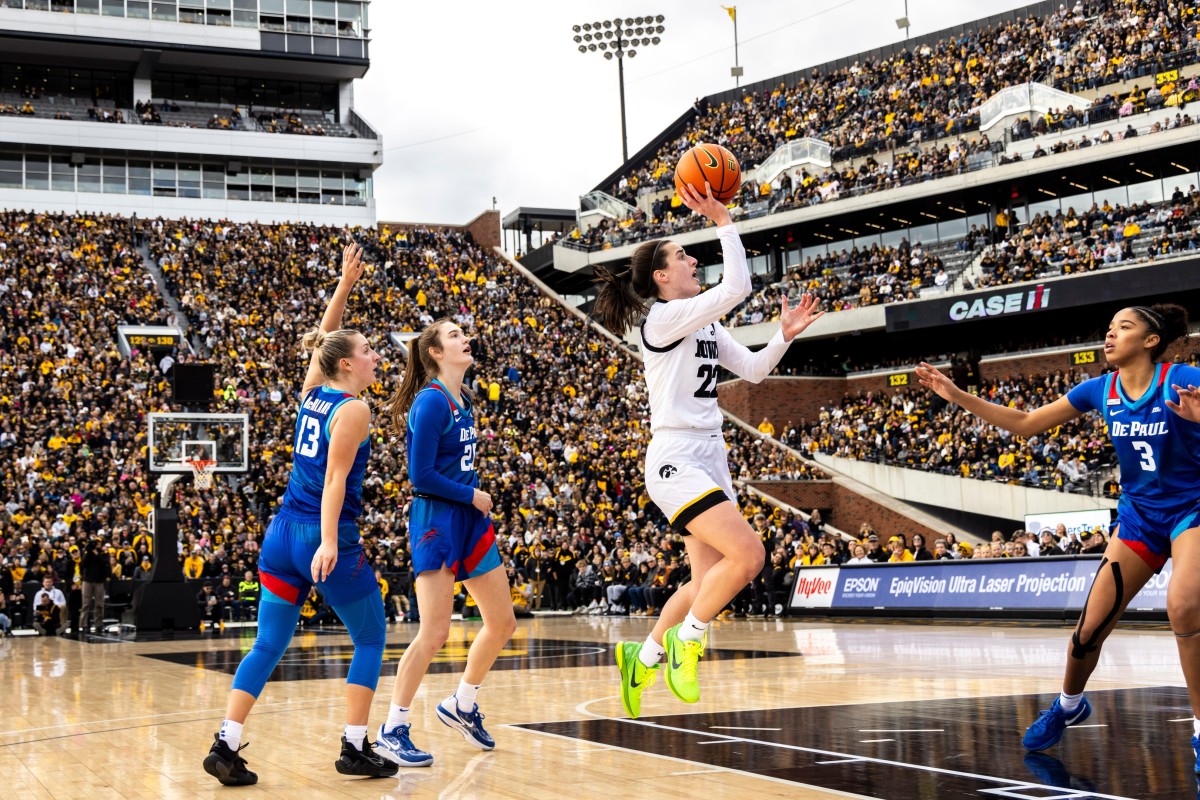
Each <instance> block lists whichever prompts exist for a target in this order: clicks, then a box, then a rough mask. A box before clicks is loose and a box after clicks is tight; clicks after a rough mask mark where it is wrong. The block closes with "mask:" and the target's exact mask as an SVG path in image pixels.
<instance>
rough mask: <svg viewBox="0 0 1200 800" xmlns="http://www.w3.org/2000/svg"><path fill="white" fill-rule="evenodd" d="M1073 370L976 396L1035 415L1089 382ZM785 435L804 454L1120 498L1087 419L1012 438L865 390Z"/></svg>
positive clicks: (1109, 459) (916, 398) (913, 395)
mask: <svg viewBox="0 0 1200 800" xmlns="http://www.w3.org/2000/svg"><path fill="white" fill-rule="evenodd" d="M1085 377H1086V376H1085V375H1084V374H1083V373H1077V372H1075V371H1067V372H1062V371H1060V372H1056V373H1054V374H1053V375H1012V376H1006V377H1004V378H1001V379H998V380H991V381H989V380H984V381H981V382H980V384H979V385H978V386H977V387H976V393H977V394H978V396H980V397H982V398H984V399H986V400H988V401H990V402H995V403H1000V404H1003V405H1006V406H1008V407H1010V408H1017V409H1024V410H1029V409H1033V408H1037V407H1039V406H1041V405H1043V404H1045V403H1048V402H1052V401H1053V400H1056V399H1058V398H1059V397H1060V396H1062V395H1064V394H1066V393H1067V391H1068V390H1069V389H1071V387H1073V386H1074V385H1075V384H1077V383H1078V382H1080V381H1081V380H1083V379H1085ZM779 438H780V439H781V440H782V441H784V442H785V443H786V444H788V445H789V446H791V447H794V448H796V449H798V450H801V451H803V452H809V453H817V452H820V453H824V454H827V455H831V456H839V457H843V458H852V459H858V460H867V461H875V462H879V463H884V464H890V465H892V466H899V467H905V468H908V469H919V470H925V471H929V472H939V473H942V474H946V475H959V476H961V477H964V478H977V479H980V480H990V481H999V482H1003V483H1009V484H1013V485H1022V486H1029V487H1034V488H1043V489H1055V490H1059V491H1076V492H1081V493H1091V494H1100V493H1106V494H1110V495H1112V496H1115V494H1116V493H1117V492H1118V491H1119V489H1118V488H1117V484H1116V482H1115V481H1114V480H1112V477H1111V471H1112V465H1113V463H1114V452H1113V449H1112V445H1111V443H1110V442H1109V440H1108V436H1107V434H1106V432H1105V428H1104V421H1103V420H1102V419H1100V418H1099V417H1097V416H1096V415H1094V414H1093V415H1085V416H1083V417H1081V418H1079V419H1078V420H1075V421H1073V422H1069V423H1066V424H1064V425H1061V426H1059V427H1058V428H1056V429H1055V430H1054V431H1051V432H1049V433H1046V434H1042V435H1038V436H1031V437H1029V438H1028V439H1025V438H1022V437H1019V436H1016V435H1013V434H1009V433H1008V432H1006V431H1002V430H1000V429H998V428H994V427H992V426H990V425H988V424H987V423H984V422H982V421H980V420H979V419H978V418H977V417H975V416H973V415H971V414H969V413H967V412H966V411H964V410H963V409H961V408H960V407H958V406H953V405H948V404H947V403H945V402H944V401H942V400H941V399H940V398H938V397H937V396H935V395H931V394H929V393H927V392H923V391H915V392H914V391H909V390H907V389H898V390H896V391H895V392H893V393H891V394H890V395H889V394H882V393H881V394H876V393H873V392H862V393H860V394H857V395H854V396H847V397H845V398H843V400H842V402H841V403H840V404H838V405H836V406H828V407H823V408H822V409H821V411H820V412H819V414H818V416H817V419H815V420H811V421H810V420H801V421H800V422H799V424H796V425H790V424H789V425H788V426H786V427H785V429H784V430H783V431H782V432H781V433H780V435H779Z"/></svg>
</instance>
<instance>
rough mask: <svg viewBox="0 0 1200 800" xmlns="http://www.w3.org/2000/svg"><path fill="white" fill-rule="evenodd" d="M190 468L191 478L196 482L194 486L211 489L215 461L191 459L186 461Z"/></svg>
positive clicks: (215, 465)
mask: <svg viewBox="0 0 1200 800" xmlns="http://www.w3.org/2000/svg"><path fill="white" fill-rule="evenodd" d="M186 463H187V465H188V466H189V467H191V468H192V478H193V480H194V482H195V484H196V488H197V489H200V490H206V489H211V488H212V484H213V470H215V469H216V467H217V462H216V461H206V460H204V459H191V460H189V461H187V462H186Z"/></svg>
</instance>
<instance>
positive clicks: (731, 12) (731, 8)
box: [721, 6, 737, 22]
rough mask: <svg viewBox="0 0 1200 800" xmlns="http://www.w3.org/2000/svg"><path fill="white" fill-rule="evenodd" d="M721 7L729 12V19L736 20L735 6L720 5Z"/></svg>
mask: <svg viewBox="0 0 1200 800" xmlns="http://www.w3.org/2000/svg"><path fill="white" fill-rule="evenodd" d="M721 8H724V9H725V10H726V11H727V12H729V18H730V19H731V20H733V21H734V22H737V6H728V7H726V6H721Z"/></svg>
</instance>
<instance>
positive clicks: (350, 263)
mask: <svg viewBox="0 0 1200 800" xmlns="http://www.w3.org/2000/svg"><path fill="white" fill-rule="evenodd" d="M362 270H363V267H362V248H361V247H359V246H358V245H357V244H355V243H353V242H351V243H350V244H348V245H346V247H345V249H343V250H342V276H341V278H339V279H338V284H337V288H336V289H334V290H333V297H331V298H329V305H328V306H326V307H325V313H324V314H323V315H322V316H321V330H323V331H325V332H326V333H332V332H334V331H336V330H341V327H342V316H343V315H344V314H345V313H346V301H347V300H348V299H349V298H350V291H351V290H352V289H353V288H354V283H355V282H356V281H357V280H358V279H359V277H360V276H361V275H362ZM324 382H325V376H324V375H322V374H321V365H320V364H319V363H318V361H317V354H316V353H315V352H314V353H313V355H312V359H311V360H310V361H309V362H308V374H307V375H305V376H304V388H303V389H301V390H300V396H301V397H304V396H305V395H307V394H308V393H309V391H310V390H311V389H312V388H313V387H314V386H320V385H321V384H322V383H324Z"/></svg>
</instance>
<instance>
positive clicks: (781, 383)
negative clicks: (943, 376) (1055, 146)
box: [717, 369, 917, 430]
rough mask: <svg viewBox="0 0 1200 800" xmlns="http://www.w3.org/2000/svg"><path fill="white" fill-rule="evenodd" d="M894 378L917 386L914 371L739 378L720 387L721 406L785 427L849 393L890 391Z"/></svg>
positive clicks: (744, 416) (753, 421)
mask: <svg viewBox="0 0 1200 800" xmlns="http://www.w3.org/2000/svg"><path fill="white" fill-rule="evenodd" d="M893 381H906V382H907V384H908V385H910V386H916V385H917V383H916V377H915V376H914V375H913V373H912V372H911V371H905V370H902V369H897V370H896V372H894V373H886V374H878V375H868V376H864V377H861V378H807V377H800V378H786V377H778V378H777V377H770V378H767V379H766V380H764V381H763V382H762V383H757V384H755V383H750V382H749V381H743V380H737V381H729V382H727V383H723V384H721V385H720V386H718V387H717V396H718V398H719V401H720V403H721V408H723V409H725V410H726V411H728V412H730V413H731V414H734V415H736V416H738V417H741V418H742V419H744V420H745V421H746V422H749V423H750V424H751V425H755V426H757V425H758V423H759V422H761V421H762V418H763V417H764V416H765V417H767V419H769V420H771V422H772V423H774V424H775V428H776V430H782V428H783V426H784V424H786V423H787V422H788V421H789V420H790V421H792V422H795V423H797V424H799V422H800V420H801V419H805V420H811V419H813V418H815V417H816V416H817V412H819V411H820V410H821V407H822V406H828V405H837V404H840V403H841V402H842V398H843V397H844V396H845V395H846V394H847V393H854V394H857V393H858V392H860V391H862V392H875V393H876V394H879V393H885V394H890V393H891V391H892V387H891V384H892V382H893Z"/></svg>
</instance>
